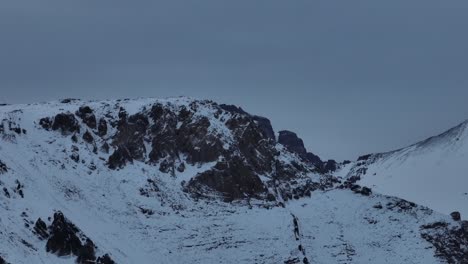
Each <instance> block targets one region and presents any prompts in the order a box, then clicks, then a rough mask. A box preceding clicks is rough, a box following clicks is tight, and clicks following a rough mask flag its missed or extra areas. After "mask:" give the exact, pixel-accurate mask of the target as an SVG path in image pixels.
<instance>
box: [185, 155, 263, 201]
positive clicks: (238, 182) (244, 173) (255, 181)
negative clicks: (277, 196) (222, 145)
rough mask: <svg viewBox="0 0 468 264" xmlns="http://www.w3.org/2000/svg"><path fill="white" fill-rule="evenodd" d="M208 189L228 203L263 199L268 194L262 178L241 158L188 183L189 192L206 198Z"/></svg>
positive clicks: (202, 174)
mask: <svg viewBox="0 0 468 264" xmlns="http://www.w3.org/2000/svg"><path fill="white" fill-rule="evenodd" d="M206 187H208V188H211V189H213V190H215V191H216V192H218V193H219V194H220V195H222V196H223V197H224V199H225V200H228V201H232V200H234V199H241V198H246V197H257V198H262V197H261V196H262V195H266V193H267V189H266V187H265V186H264V185H263V183H262V181H261V180H260V178H259V177H258V176H257V175H256V174H255V173H254V172H253V170H252V168H250V167H249V166H247V165H245V162H244V161H242V160H241V159H239V158H235V159H233V160H231V161H228V162H219V163H217V164H216V166H215V167H214V168H213V169H211V170H208V171H205V172H203V173H201V174H199V175H197V176H196V177H195V178H193V179H192V180H191V181H190V182H189V183H188V185H187V190H189V191H190V192H191V193H194V194H196V195H199V196H204V195H206V194H207V193H209V192H206Z"/></svg>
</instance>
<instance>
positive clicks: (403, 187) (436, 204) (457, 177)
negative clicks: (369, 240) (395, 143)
mask: <svg viewBox="0 0 468 264" xmlns="http://www.w3.org/2000/svg"><path fill="white" fill-rule="evenodd" d="M467 127H468V121H467V122H464V123H462V124H460V125H458V126H457V127H454V128H452V129H450V130H449V131H447V132H445V133H443V134H441V135H439V136H435V137H432V138H429V139H427V140H425V141H422V142H420V143H417V144H414V145H412V146H409V147H407V148H403V149H400V150H397V151H393V152H389V153H384V154H380V155H378V156H380V157H378V158H377V159H376V160H375V161H373V162H371V163H370V164H366V165H364V166H365V167H367V168H368V170H367V173H366V174H365V175H363V176H361V178H362V179H361V181H360V182H359V184H361V185H365V186H368V187H371V188H372V189H373V190H375V191H376V192H379V193H383V194H388V195H393V196H398V197H401V198H404V199H407V200H410V201H413V202H416V203H418V204H422V205H425V206H428V207H430V208H431V209H434V210H437V211H439V212H442V213H445V214H450V213H451V212H453V211H459V212H461V214H462V218H465V219H466V217H468V128H467ZM358 167H359V166H358ZM353 173H354V171H353V170H351V173H350V174H349V176H352V175H353Z"/></svg>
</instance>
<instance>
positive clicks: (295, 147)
mask: <svg viewBox="0 0 468 264" xmlns="http://www.w3.org/2000/svg"><path fill="white" fill-rule="evenodd" d="M278 143H280V144H281V145H283V146H285V147H286V148H287V149H288V150H289V151H291V152H293V153H296V154H297V155H298V156H299V157H300V158H302V159H303V160H305V161H307V162H308V163H310V164H312V165H314V166H316V167H317V168H318V169H319V170H320V171H321V170H322V168H323V164H322V160H321V159H320V157H319V156H317V155H315V154H313V153H311V152H307V150H306V148H305V146H304V141H303V140H302V139H301V138H299V137H298V136H297V134H296V133H294V132H291V131H288V130H283V131H280V132H279V136H278Z"/></svg>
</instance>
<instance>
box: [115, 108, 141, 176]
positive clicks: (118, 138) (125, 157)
mask: <svg viewBox="0 0 468 264" xmlns="http://www.w3.org/2000/svg"><path fill="white" fill-rule="evenodd" d="M119 116H120V120H119V124H118V127H117V129H118V132H117V134H116V135H115V137H114V139H113V143H112V144H113V145H114V146H117V149H116V150H115V152H114V153H113V154H112V155H111V156H110V157H109V168H111V169H116V168H120V167H123V166H125V164H126V163H127V162H133V160H141V161H143V159H144V157H145V153H146V148H145V144H144V141H143V138H144V136H145V134H146V130H147V128H148V125H149V121H148V118H147V117H146V116H145V115H143V114H135V115H133V116H130V117H128V118H127V115H126V112H124V111H121V112H120V113H119Z"/></svg>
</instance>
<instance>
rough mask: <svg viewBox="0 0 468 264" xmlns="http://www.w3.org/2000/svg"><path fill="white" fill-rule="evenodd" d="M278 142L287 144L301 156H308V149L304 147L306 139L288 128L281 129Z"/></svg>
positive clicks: (290, 149)
mask: <svg viewBox="0 0 468 264" xmlns="http://www.w3.org/2000/svg"><path fill="white" fill-rule="evenodd" d="M278 143H280V144H281V145H283V146H285V147H286V148H287V149H288V150H289V151H291V152H293V153H296V154H298V155H299V156H300V157H301V158H305V157H306V154H307V150H306V148H305V147H304V141H302V139H301V138H299V137H298V136H297V134H296V133H294V132H291V131H287V130H283V131H280V132H279V136H278Z"/></svg>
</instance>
